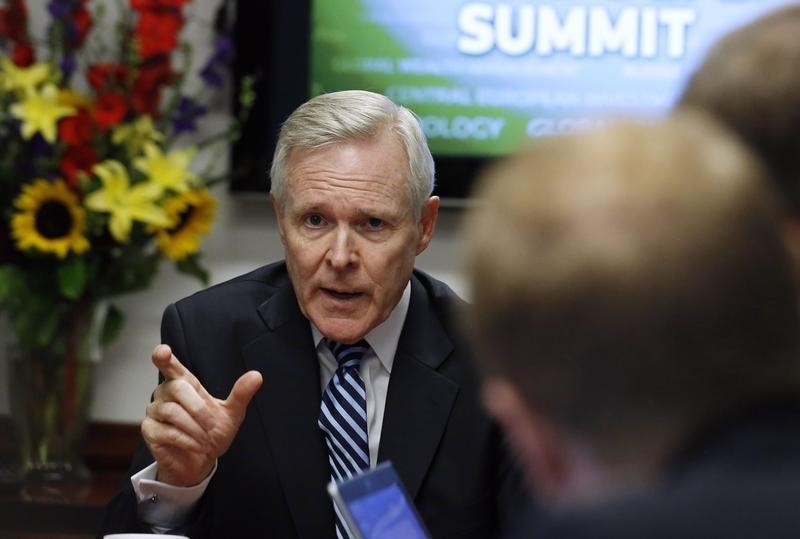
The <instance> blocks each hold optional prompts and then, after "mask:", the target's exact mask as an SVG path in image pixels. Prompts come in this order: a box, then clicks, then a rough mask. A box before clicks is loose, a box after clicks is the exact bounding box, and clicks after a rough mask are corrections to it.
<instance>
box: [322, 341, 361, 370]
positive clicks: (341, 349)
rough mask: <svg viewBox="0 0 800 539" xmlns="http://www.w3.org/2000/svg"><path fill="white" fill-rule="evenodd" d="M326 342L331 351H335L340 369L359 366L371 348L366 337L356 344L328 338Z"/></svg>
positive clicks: (334, 354)
mask: <svg viewBox="0 0 800 539" xmlns="http://www.w3.org/2000/svg"><path fill="white" fill-rule="evenodd" d="M326 343H327V345H328V348H330V350H331V352H333V357H334V358H336V362H337V363H338V364H339V368H340V369H346V368H348V367H356V368H358V366H359V365H361V359H362V358H363V357H364V354H365V353H366V352H367V350H369V344H367V341H365V340H364V339H361V340H360V341H358V342H357V343H354V344H344V343H340V342H336V341H332V340H329V339H326Z"/></svg>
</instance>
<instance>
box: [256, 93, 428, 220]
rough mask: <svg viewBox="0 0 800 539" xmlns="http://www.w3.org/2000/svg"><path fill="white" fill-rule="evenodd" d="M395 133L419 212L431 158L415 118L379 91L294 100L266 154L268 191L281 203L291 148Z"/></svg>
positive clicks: (414, 207)
mask: <svg viewBox="0 0 800 539" xmlns="http://www.w3.org/2000/svg"><path fill="white" fill-rule="evenodd" d="M387 131H388V132H391V133H393V134H395V135H396V136H397V138H398V140H399V141H400V142H401V143H402V144H403V148H404V149H405V152H406V155H407V156H408V169H409V170H408V172H409V175H408V191H409V202H410V203H411V208H412V211H413V212H414V215H415V218H419V216H420V215H421V212H422V208H423V206H424V205H425V201H426V200H427V199H428V197H430V196H431V193H432V192H433V186H434V164H433V157H432V156H431V152H430V150H429V149H428V144H427V141H426V139H425V133H424V132H423V131H422V127H421V125H420V122H419V119H418V118H417V116H416V115H415V114H414V113H413V112H411V111H410V110H408V109H407V108H405V107H403V106H400V105H397V104H395V103H394V102H393V101H392V100H391V99H389V98H388V97H386V96H383V95H381V94H376V93H374V92H367V91H364V90H346V91H342V92H332V93H329V94H322V95H319V96H317V97H314V98H312V99H310V100H308V101H306V102H305V103H303V104H302V105H300V106H299V107H298V108H297V109H296V110H295V111H294V112H293V113H292V114H291V115H290V116H289V118H288V119H287V120H286V121H285V122H284V124H283V126H282V127H281V131H280V135H279V136H278V143H277V146H276V147H275V155H274V156H273V159H272V168H271V170H270V177H271V179H272V186H271V189H270V192H271V193H272V195H273V196H274V197H275V198H276V199H278V202H279V204H280V205H281V207H283V204H284V202H285V199H284V196H285V191H286V181H287V177H286V174H287V173H286V165H287V161H288V159H289V155H290V153H291V151H292V150H293V149H295V148H304V149H309V150H314V149H319V148H322V147H324V146H327V145H330V144H336V143H339V142H349V141H356V140H367V139H371V138H374V137H376V136H378V135H379V134H381V133H384V132H387Z"/></svg>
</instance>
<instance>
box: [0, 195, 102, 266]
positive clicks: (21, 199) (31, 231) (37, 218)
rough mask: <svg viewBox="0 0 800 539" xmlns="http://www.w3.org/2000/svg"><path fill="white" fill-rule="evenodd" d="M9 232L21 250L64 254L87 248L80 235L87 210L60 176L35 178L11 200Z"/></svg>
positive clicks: (78, 252)
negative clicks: (15, 210) (57, 177)
mask: <svg viewBox="0 0 800 539" xmlns="http://www.w3.org/2000/svg"><path fill="white" fill-rule="evenodd" d="M14 207H15V208H16V209H17V212H16V213H15V214H14V215H13V216H12V217H11V236H12V237H13V238H14V241H15V242H16V244H17V247H18V248H19V249H20V250H23V251H25V250H28V249H37V250H39V251H41V252H43V253H54V254H55V255H56V256H58V257H59V258H65V257H66V256H67V254H68V253H69V251H70V250H72V252H74V253H75V254H80V253H83V252H84V251H86V250H88V249H89V240H87V239H86V236H84V235H83V223H84V220H85V218H86V212H85V211H84V209H83V208H82V207H81V206H80V201H79V200H78V197H77V196H76V195H75V193H73V192H72V191H70V190H69V188H68V187H67V185H66V184H65V183H64V182H63V181H62V180H57V181H55V182H50V181H48V180H45V179H37V180H35V181H34V182H33V183H31V184H28V185H26V186H25V187H23V188H22V193H20V195H19V196H18V197H17V198H16V200H15V201H14Z"/></svg>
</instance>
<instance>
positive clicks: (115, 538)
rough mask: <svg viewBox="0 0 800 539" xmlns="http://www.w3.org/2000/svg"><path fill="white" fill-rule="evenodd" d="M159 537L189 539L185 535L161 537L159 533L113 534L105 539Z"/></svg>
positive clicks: (148, 538)
mask: <svg viewBox="0 0 800 539" xmlns="http://www.w3.org/2000/svg"><path fill="white" fill-rule="evenodd" d="M154 537H159V538H160V539H189V538H188V537H186V536H185V535H159V534H157V533H112V534H111V535H104V536H103V539H153V538H154Z"/></svg>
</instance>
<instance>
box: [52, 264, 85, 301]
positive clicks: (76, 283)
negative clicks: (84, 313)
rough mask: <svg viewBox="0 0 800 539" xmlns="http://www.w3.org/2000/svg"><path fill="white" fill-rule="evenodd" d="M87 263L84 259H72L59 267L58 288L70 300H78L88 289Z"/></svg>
mask: <svg viewBox="0 0 800 539" xmlns="http://www.w3.org/2000/svg"><path fill="white" fill-rule="evenodd" d="M87 275H88V273H87V271H86V263H85V262H84V260H83V258H72V259H70V260H68V261H67V262H65V263H64V264H62V265H61V266H59V267H58V288H59V290H61V294H62V295H63V296H64V297H66V298H69V299H78V298H79V297H81V295H82V294H83V291H84V289H85V288H86V278H87Z"/></svg>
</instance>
